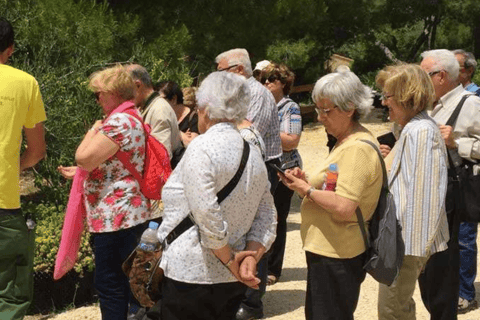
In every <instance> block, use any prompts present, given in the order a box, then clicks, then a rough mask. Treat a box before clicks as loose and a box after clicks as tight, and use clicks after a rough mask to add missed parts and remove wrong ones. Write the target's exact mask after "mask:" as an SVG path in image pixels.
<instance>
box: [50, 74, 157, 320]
mask: <svg viewBox="0 0 480 320" xmlns="http://www.w3.org/2000/svg"><path fill="white" fill-rule="evenodd" d="M89 88H90V89H91V90H92V91H93V92H94V93H95V97H96V101H97V103H98V104H99V105H100V106H101V107H102V109H103V113H104V114H105V119H104V120H98V121H96V122H95V124H94V125H93V127H92V128H91V129H90V130H89V131H88V132H87V134H86V135H85V137H84V138H83V141H82V142H81V143H80V146H79V147H78V149H77V151H76V153H75V160H76V162H77V166H78V167H66V168H65V167H59V168H58V170H59V171H60V173H61V174H62V175H64V176H65V177H66V178H73V176H74V175H75V173H77V171H78V173H77V174H80V173H81V172H84V171H83V170H85V171H87V172H88V173H85V172H84V174H85V175H86V177H85V180H84V182H83V193H84V194H83V199H84V204H85V209H86V220H87V223H86V225H87V227H88V231H89V232H90V233H91V234H92V236H93V244H94V254H95V288H96V289H97V291H98V295H99V298H100V309H101V312H102V319H104V320H106V319H126V318H127V313H128V306H129V303H130V304H131V308H136V307H137V304H136V302H134V301H132V299H131V297H132V294H131V292H130V286H129V283H128V279H127V277H126V276H125V275H124V274H123V272H122V269H121V265H122V263H123V261H124V260H125V259H126V258H127V257H128V255H129V254H130V253H131V252H132V251H133V250H134V248H135V247H136V245H137V243H138V240H139V237H140V236H141V234H142V232H143V231H144V230H145V228H146V227H147V224H146V222H147V221H148V220H150V219H151V213H150V203H149V201H148V199H146V198H145V197H144V195H143V194H142V193H141V192H140V186H139V183H138V181H137V180H136V179H135V178H134V177H133V176H132V174H131V173H130V172H129V171H128V170H127V169H126V168H125V166H124V165H123V164H122V162H121V161H120V160H119V159H118V158H117V156H116V153H117V152H119V151H123V152H127V153H128V154H129V156H130V162H131V163H132V164H133V165H134V166H135V168H136V170H137V171H138V172H143V165H144V159H145V132H144V129H143V126H142V123H141V121H140V120H138V119H137V118H136V117H135V116H133V115H132V114H129V113H126V112H118V111H119V109H122V110H124V109H125V108H127V109H128V110H129V112H130V113H132V112H133V113H135V112H137V110H136V109H135V108H134V105H133V102H132V101H131V100H132V99H133V95H134V88H135V84H134V82H133V79H132V78H131V76H130V74H129V72H128V71H126V70H125V69H124V68H123V67H122V66H120V65H117V66H115V67H111V68H107V69H105V70H102V71H98V72H95V73H94V74H92V75H91V76H90V83H89ZM138 116H139V114H138ZM140 118H141V117H140Z"/></svg>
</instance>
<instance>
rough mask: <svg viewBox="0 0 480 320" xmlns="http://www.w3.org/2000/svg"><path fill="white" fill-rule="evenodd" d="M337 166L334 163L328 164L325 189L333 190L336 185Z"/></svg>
mask: <svg viewBox="0 0 480 320" xmlns="http://www.w3.org/2000/svg"><path fill="white" fill-rule="evenodd" d="M337 178H338V167H337V164H336V163H331V164H330V165H329V166H328V170H327V173H326V174H325V190H328V191H335V187H336V186H337Z"/></svg>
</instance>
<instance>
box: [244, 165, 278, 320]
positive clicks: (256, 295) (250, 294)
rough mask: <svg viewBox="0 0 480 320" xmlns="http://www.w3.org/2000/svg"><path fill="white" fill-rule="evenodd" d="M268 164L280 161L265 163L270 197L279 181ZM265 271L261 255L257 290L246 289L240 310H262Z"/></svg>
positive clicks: (263, 259)
mask: <svg viewBox="0 0 480 320" xmlns="http://www.w3.org/2000/svg"><path fill="white" fill-rule="evenodd" d="M270 163H273V164H276V165H277V166H280V160H279V159H278V158H277V159H273V160H269V161H267V162H265V165H266V166H267V173H268V180H269V181H270V192H271V194H272V195H274V194H275V190H276V189H277V187H278V185H279V179H278V176H277V171H276V170H275V169H273V167H272V166H271V165H269V164H270ZM267 269H268V255H267V254H265V255H263V257H262V259H260V261H259V262H258V263H257V277H258V278H259V279H260V281H261V282H260V284H259V289H258V290H255V289H252V288H247V290H246V292H245V298H244V299H243V301H242V308H244V309H250V310H256V311H258V310H262V311H263V303H262V297H263V295H264V294H265V291H266V287H267V275H268V274H267Z"/></svg>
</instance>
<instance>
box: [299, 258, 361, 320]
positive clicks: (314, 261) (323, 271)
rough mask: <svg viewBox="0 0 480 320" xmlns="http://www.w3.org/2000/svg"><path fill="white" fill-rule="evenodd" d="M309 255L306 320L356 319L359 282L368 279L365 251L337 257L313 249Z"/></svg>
mask: <svg viewBox="0 0 480 320" xmlns="http://www.w3.org/2000/svg"><path fill="white" fill-rule="evenodd" d="M305 254H306V257H307V267H308V272H307V296H306V301H305V318H306V320H318V319H322V320H353V314H354V313H355V309H356V308H357V303H358V296H359V294H360V285H361V284H362V282H363V280H365V275H366V272H365V271H364V270H363V265H364V263H365V253H362V254H361V255H359V256H356V257H355V258H352V259H335V258H329V257H325V256H321V255H317V254H314V253H311V252H308V251H307V252H306V253H305Z"/></svg>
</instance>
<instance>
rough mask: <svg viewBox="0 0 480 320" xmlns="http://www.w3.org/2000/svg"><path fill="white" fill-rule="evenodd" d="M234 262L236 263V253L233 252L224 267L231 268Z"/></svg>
mask: <svg viewBox="0 0 480 320" xmlns="http://www.w3.org/2000/svg"><path fill="white" fill-rule="evenodd" d="M233 261H235V252H234V251H233V250H232V251H230V259H229V260H228V261H227V262H226V263H224V264H223V265H224V266H225V267H227V268H230V266H231V265H232V263H233Z"/></svg>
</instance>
